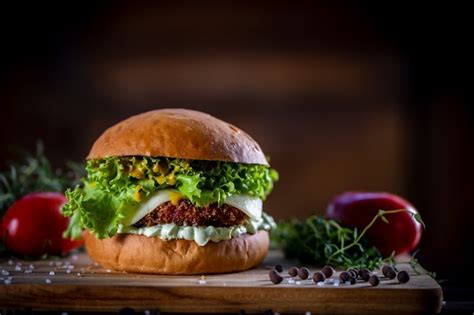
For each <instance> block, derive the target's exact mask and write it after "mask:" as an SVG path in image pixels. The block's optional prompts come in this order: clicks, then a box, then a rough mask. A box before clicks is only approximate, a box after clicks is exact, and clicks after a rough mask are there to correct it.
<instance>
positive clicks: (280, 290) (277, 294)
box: [0, 251, 442, 314]
mask: <svg viewBox="0 0 474 315" xmlns="http://www.w3.org/2000/svg"><path fill="white" fill-rule="evenodd" d="M19 263H21V266H20V265H19ZM277 263H279V264H282V265H283V266H284V267H285V271H284V273H283V274H285V275H286V270H287V269H288V268H289V267H290V266H293V265H294V263H291V262H288V261H285V260H284V258H283V255H282V254H281V253H280V252H278V251H271V252H270V254H269V255H268V257H267V259H266V260H265V262H264V263H263V264H262V266H260V267H259V268H257V269H253V270H249V271H245V272H240V273H234V274H224V275H209V276H201V277H200V276H159V275H144V274H127V273H121V272H114V271H112V270H107V269H104V268H102V267H101V266H99V265H97V264H94V263H93V262H92V261H91V260H90V259H89V257H88V256H87V254H85V253H78V254H76V255H72V256H69V257H67V258H64V259H52V260H43V261H33V262H32V261H17V260H10V261H8V260H1V261H0V272H2V274H0V307H1V308H32V309H33V310H38V311H41V310H44V311H48V310H51V311H52V310H62V311H90V312H97V311H109V312H110V311H118V310H120V309H122V308H124V307H131V308H133V309H134V310H136V311H145V310H157V309H158V310H160V311H162V312H203V313H209V312H239V310H245V311H246V312H249V313H251V312H263V311H265V310H269V309H271V310H273V311H274V312H306V311H311V312H315V313H318V314H321V313H382V312H383V313H385V314H387V313H393V314H400V313H421V312H423V313H435V312H439V311H440V309H441V303H442V291H441V288H440V286H439V285H438V284H437V283H436V281H434V280H433V279H432V278H431V277H430V276H429V275H427V274H421V275H417V274H416V273H415V272H414V271H413V270H412V268H411V267H410V266H409V265H408V264H399V265H398V266H397V268H398V269H399V270H407V271H408V272H409V273H410V275H411V280H410V282H408V283H406V284H399V283H398V281H397V280H396V279H394V280H382V281H381V283H380V285H379V286H377V287H371V286H370V285H369V284H368V283H365V282H361V281H359V282H357V284H355V285H349V284H340V285H339V286H335V285H334V284H325V285H323V286H318V285H316V284H314V283H313V282H312V281H310V280H300V281H298V280H296V279H295V281H292V280H291V278H290V277H288V276H286V277H285V279H284V281H283V282H282V283H281V284H279V285H274V284H272V283H271V282H270V280H269V278H268V271H269V269H270V268H272V267H273V266H275V264H277ZM30 264H31V265H33V267H34V269H30V267H29V265H30ZM68 266H69V267H68ZM20 269H21V270H20ZM29 270H32V271H31V272H30V271H29ZM68 270H69V271H68ZM310 270H311V274H312V273H313V272H314V271H316V270H317V268H310ZM25 272H26V273H25ZM7 273H8V275H7ZM53 273H54V274H53ZM379 274H380V273H379ZM10 277H11V279H10ZM335 279H336V278H335ZM10 282H11V283H10ZM5 283H7V284H5ZM8 283H10V284H8Z"/></svg>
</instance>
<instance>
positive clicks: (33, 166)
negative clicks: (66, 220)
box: [0, 141, 84, 217]
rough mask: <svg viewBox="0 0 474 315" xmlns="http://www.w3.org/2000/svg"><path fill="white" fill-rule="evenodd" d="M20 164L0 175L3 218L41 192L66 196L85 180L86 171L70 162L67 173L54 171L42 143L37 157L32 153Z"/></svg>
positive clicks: (37, 147) (23, 156) (0, 201)
mask: <svg viewBox="0 0 474 315" xmlns="http://www.w3.org/2000/svg"><path fill="white" fill-rule="evenodd" d="M19 160H20V161H21V162H20V163H17V162H10V163H8V169H7V170H6V171H3V172H0V217H1V216H3V214H4V213H5V211H6V210H7V209H8V207H10V205H11V204H12V203H13V202H15V200H17V199H19V198H21V197H22V196H24V195H26V194H28V193H31V192H39V191H58V192H63V191H64V190H65V189H66V188H68V187H74V186H75V185H77V184H78V183H79V181H80V179H81V178H82V177H83V172H84V171H83V167H82V166H80V165H79V164H77V163H73V162H68V163H67V164H66V166H67V171H62V170H61V169H56V170H55V169H53V168H52V167H51V164H50V162H49V160H48V159H47V158H46V156H45V155H44V146H43V144H42V142H40V141H38V142H37V144H36V152H35V154H30V153H28V152H25V153H23V155H22V156H20V157H19Z"/></svg>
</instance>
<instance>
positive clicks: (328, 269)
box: [321, 265, 334, 278]
mask: <svg viewBox="0 0 474 315" xmlns="http://www.w3.org/2000/svg"><path fill="white" fill-rule="evenodd" d="M321 272H322V273H323V274H324V276H325V277H326V278H330V277H331V276H332V275H333V274H334V269H332V267H331V266H328V265H326V266H324V267H323V269H321Z"/></svg>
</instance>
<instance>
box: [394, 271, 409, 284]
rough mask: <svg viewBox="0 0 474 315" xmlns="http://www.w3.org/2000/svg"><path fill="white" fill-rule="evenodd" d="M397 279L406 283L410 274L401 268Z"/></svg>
mask: <svg viewBox="0 0 474 315" xmlns="http://www.w3.org/2000/svg"><path fill="white" fill-rule="evenodd" d="M397 279H398V281H400V283H407V282H408V281H410V275H409V274H408V272H406V271H405V270H402V271H400V272H399V273H398V275H397Z"/></svg>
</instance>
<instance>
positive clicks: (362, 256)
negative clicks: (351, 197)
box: [272, 215, 382, 269]
mask: <svg viewBox="0 0 474 315" xmlns="http://www.w3.org/2000/svg"><path fill="white" fill-rule="evenodd" d="M358 237H359V235H358V233H357V230H356V229H351V228H346V227H342V226H340V225H339V223H337V222H336V221H334V220H326V219H324V218H321V217H318V216H316V215H313V216H310V217H308V218H307V219H306V220H304V221H299V220H296V219H293V220H288V221H283V222H280V223H278V225H277V228H276V229H275V230H274V231H272V241H273V243H274V244H275V245H277V246H278V247H280V248H282V249H283V251H284V253H285V256H286V257H287V258H290V259H295V258H296V259H298V260H300V261H301V262H304V263H318V264H326V263H327V264H332V265H334V266H342V267H345V268H348V267H354V268H362V267H366V268H369V269H373V268H375V267H376V266H377V265H378V264H380V262H381V261H382V255H381V254H380V252H379V251H378V250H377V249H376V248H375V247H369V246H368V241H367V239H366V238H365V237H362V238H360V239H359V242H358V243H357V244H358V245H357V246H355V247H351V248H348V249H347V250H344V251H343V252H340V253H339V254H337V255H335V256H334V253H336V252H338V251H339V250H340V249H341V248H344V247H345V246H347V245H349V244H352V243H353V242H354V241H355V240H356V239H357V238H358ZM329 257H332V258H331V259H330V260H329Z"/></svg>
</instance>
